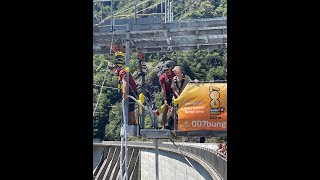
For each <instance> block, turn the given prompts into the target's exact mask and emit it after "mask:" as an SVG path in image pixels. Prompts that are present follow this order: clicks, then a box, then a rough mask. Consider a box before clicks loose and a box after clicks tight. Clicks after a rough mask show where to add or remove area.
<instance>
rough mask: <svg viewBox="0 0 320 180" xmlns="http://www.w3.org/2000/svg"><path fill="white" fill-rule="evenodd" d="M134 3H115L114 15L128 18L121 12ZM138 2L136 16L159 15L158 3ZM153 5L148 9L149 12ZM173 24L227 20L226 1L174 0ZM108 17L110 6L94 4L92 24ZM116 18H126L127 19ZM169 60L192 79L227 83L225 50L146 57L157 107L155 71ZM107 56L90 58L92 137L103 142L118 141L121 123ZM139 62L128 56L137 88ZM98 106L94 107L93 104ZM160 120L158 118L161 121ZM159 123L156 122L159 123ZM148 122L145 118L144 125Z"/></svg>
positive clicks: (127, 0) (151, 0)
mask: <svg viewBox="0 0 320 180" xmlns="http://www.w3.org/2000/svg"><path fill="white" fill-rule="evenodd" d="M134 1H135V0H124V1H120V2H114V7H113V8H114V9H113V11H114V14H118V15H128V14H130V13H133V14H134V8H132V9H129V10H128V11H125V12H122V11H123V10H125V9H128V8H131V7H133V2H134ZM136 1H137V2H141V4H140V5H139V6H137V7H136V8H137V9H138V10H141V11H140V12H138V13H145V12H146V11H148V13H153V12H154V13H156V12H160V9H161V8H160V5H155V4H157V3H159V2H161V0H136ZM152 5H155V6H153V7H151V8H148V7H150V6H152ZM172 5H173V7H174V8H173V12H174V20H178V19H181V20H187V19H199V18H213V17H222V16H227V3H226V0H176V1H174V2H173V3H172ZM110 14H111V7H110V2H104V3H95V4H94V14H93V18H94V20H101V19H104V18H106V17H108V16H110ZM119 18H129V17H127V16H123V17H119ZM163 56H166V57H169V58H170V59H172V60H173V61H174V62H175V63H176V65H179V66H181V67H182V68H183V69H184V71H185V73H186V74H187V75H189V76H190V77H191V79H198V80H203V81H210V80H212V79H215V80H218V79H221V80H222V79H226V72H225V63H224V60H225V58H226V56H227V50H226V49H223V50H215V51H212V50H201V51H180V52H170V53H164V52H162V53H153V54H145V57H144V58H145V62H146V63H147V76H146V81H147V83H146V84H148V86H147V88H148V90H149V92H150V93H151V95H152V98H153V100H154V101H155V103H156V105H157V106H158V107H159V106H160V105H161V94H160V92H159V77H158V75H157V73H158V72H157V69H158V68H157V67H158V66H159V64H160V59H161V58H162V57H163ZM109 58H112V57H110V56H109V55H93V75H94V76H93V82H94V85H93V109H95V114H94V118H93V137H94V138H100V139H106V140H120V119H121V104H120V102H121V93H119V92H118V90H117V89H116V88H117V83H118V79H117V77H116V76H115V75H113V74H112V73H111V72H110V71H108V69H107V64H108V59H109ZM137 67H138V58H137V54H135V53H134V54H131V56H130V71H131V73H132V74H133V75H134V77H135V79H136V80H137V83H138V84H140V82H141V76H138V75H137V72H138V70H137ZM102 84H104V88H103V89H102V92H101V95H100V96H99V92H100V88H101V85H102ZM98 99H99V103H98V105H97V107H96V102H97V101H98ZM160 119H161V118H160ZM160 119H159V121H160ZM148 121H150V120H149V119H148V118H146V122H147V123H148Z"/></svg>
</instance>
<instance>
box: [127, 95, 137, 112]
mask: <svg viewBox="0 0 320 180" xmlns="http://www.w3.org/2000/svg"><path fill="white" fill-rule="evenodd" d="M135 94H136V95H138V92H135ZM135 94H134V93H133V92H132V91H130V92H129V95H130V96H133V97H134V98H136V99H137V97H136V95H135ZM135 104H136V102H135V101H134V100H133V99H131V98H129V112H132V111H134V108H135Z"/></svg>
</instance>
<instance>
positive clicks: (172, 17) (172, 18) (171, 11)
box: [170, 1, 173, 21]
mask: <svg viewBox="0 0 320 180" xmlns="http://www.w3.org/2000/svg"><path fill="white" fill-rule="evenodd" d="M170 7H171V10H170V12H171V21H173V7H172V1H171V2H170Z"/></svg>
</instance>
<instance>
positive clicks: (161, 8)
mask: <svg viewBox="0 0 320 180" xmlns="http://www.w3.org/2000/svg"><path fill="white" fill-rule="evenodd" d="M162 4H163V0H161V13H160V16H161V21H160V22H161V28H162V21H163V19H162V18H163V17H162V12H163V10H162Z"/></svg>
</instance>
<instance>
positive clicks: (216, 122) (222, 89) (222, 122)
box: [177, 83, 227, 131]
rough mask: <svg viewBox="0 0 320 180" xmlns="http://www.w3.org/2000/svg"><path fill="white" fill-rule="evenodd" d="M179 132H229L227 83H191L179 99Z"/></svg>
mask: <svg viewBox="0 0 320 180" xmlns="http://www.w3.org/2000/svg"><path fill="white" fill-rule="evenodd" d="M177 102H178V130H179V131H195V130H227V83H189V84H188V85H187V86H186V87H185V89H184V90H183V92H182V94H181V95H180V96H179V98H178V99H177Z"/></svg>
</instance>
